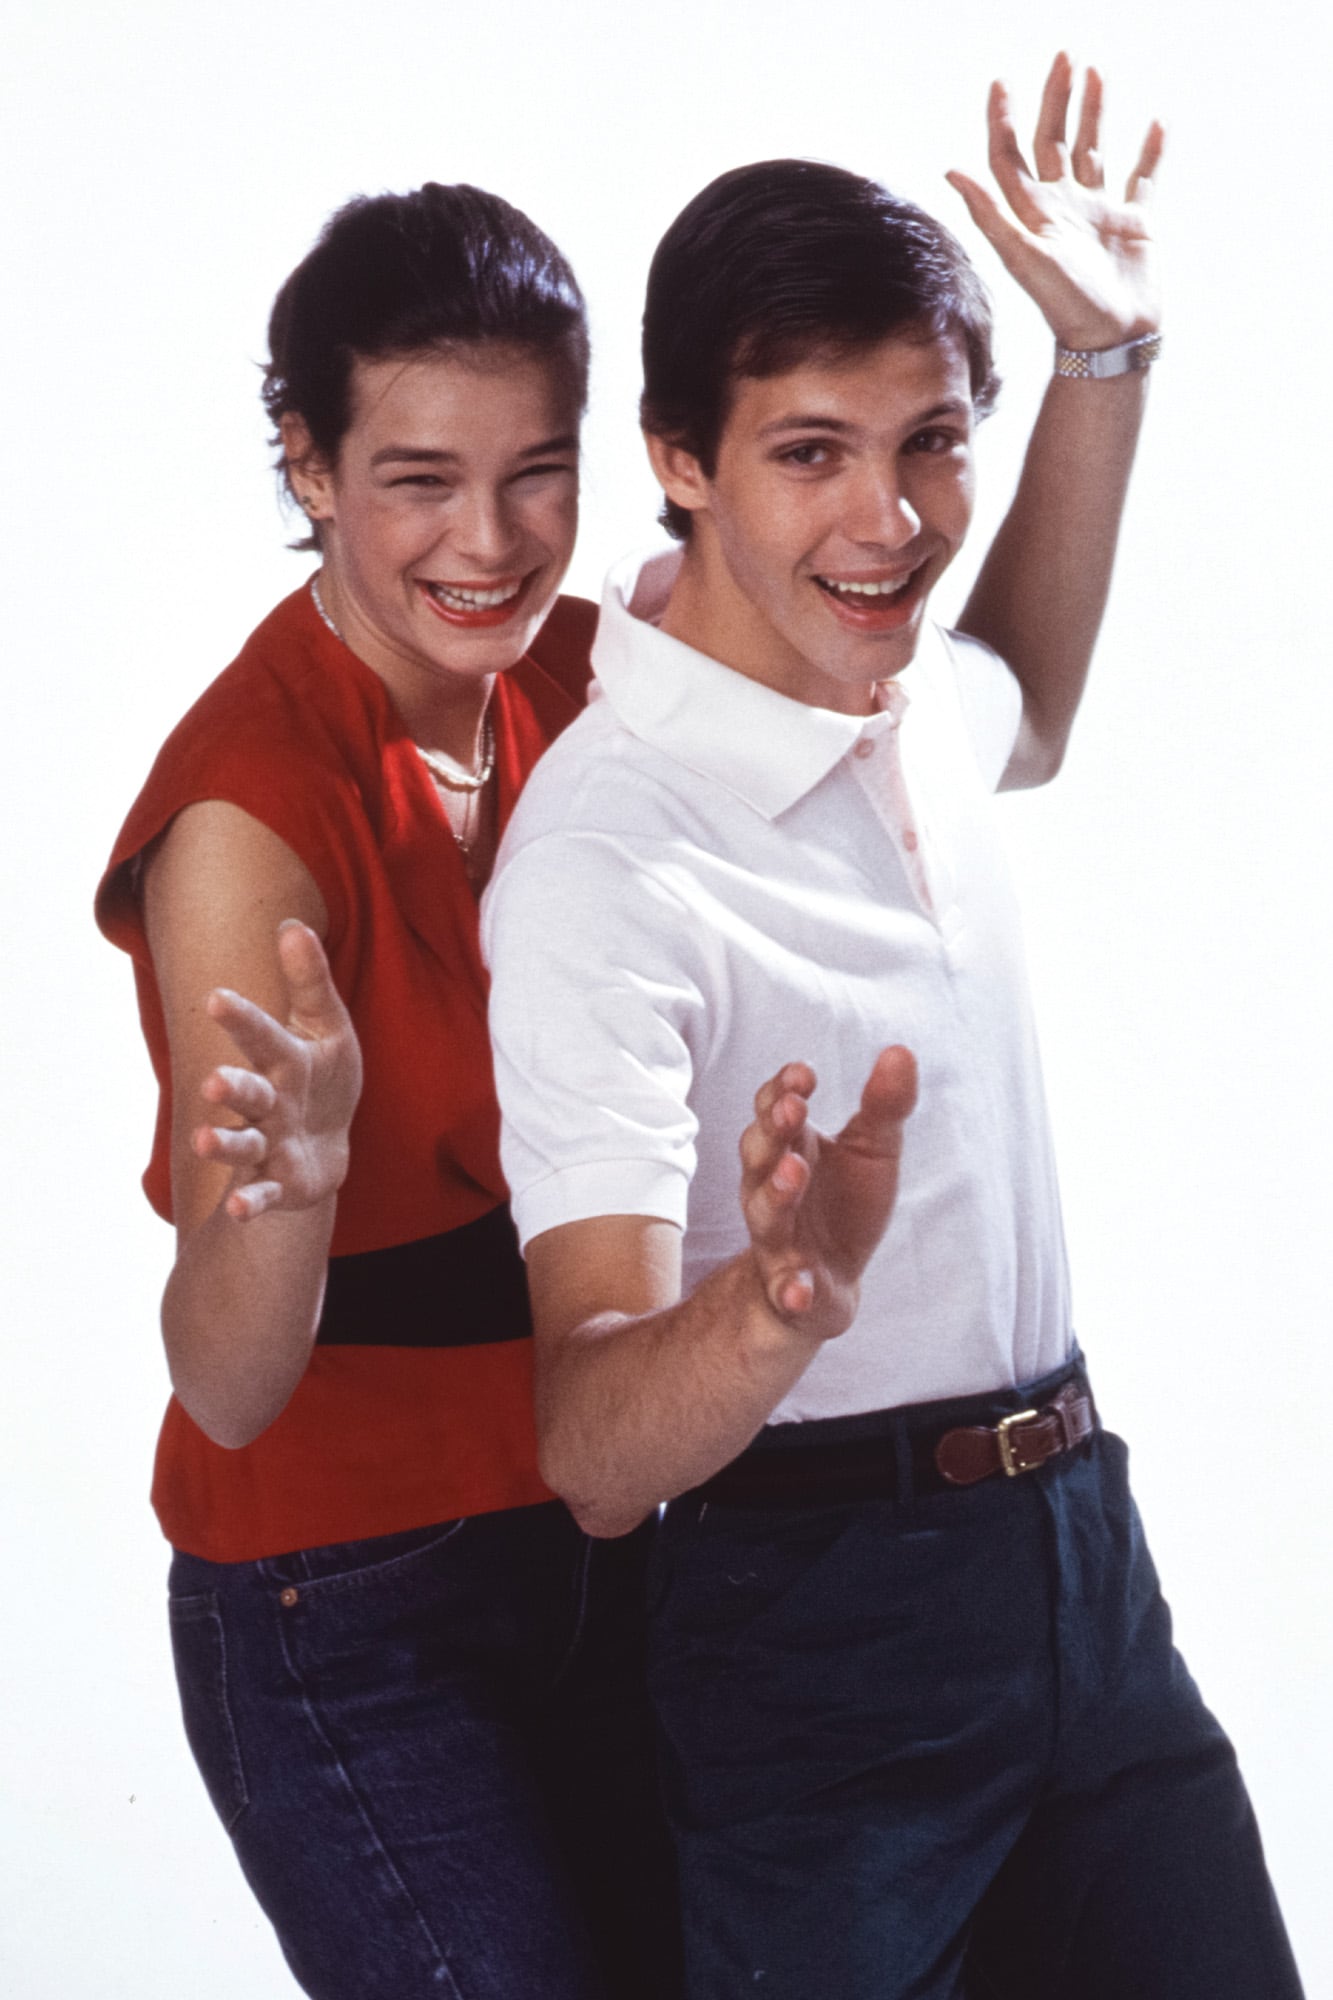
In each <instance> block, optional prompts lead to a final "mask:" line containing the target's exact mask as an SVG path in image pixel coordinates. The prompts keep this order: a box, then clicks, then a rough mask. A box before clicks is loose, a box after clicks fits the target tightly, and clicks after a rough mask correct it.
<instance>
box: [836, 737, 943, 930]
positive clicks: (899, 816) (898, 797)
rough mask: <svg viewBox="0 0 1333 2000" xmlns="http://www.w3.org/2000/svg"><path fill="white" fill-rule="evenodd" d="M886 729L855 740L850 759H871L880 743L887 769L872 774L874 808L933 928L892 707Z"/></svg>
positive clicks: (932, 906) (935, 914)
mask: <svg viewBox="0 0 1333 2000" xmlns="http://www.w3.org/2000/svg"><path fill="white" fill-rule="evenodd" d="M888 712H889V726H888V728H887V729H886V730H884V731H883V733H882V734H881V735H880V736H877V737H872V736H861V737H858V739H857V741H856V743H855V744H854V746H853V750H852V754H853V756H855V757H857V758H860V759H862V760H865V759H866V758H869V757H873V756H874V754H875V750H876V748H877V747H878V745H879V744H880V743H882V744H883V746H884V749H885V751H886V752H887V766H886V765H885V760H884V759H881V764H880V768H879V769H877V771H876V774H875V775H876V778H877V780H878V783H877V784H876V785H875V787H874V790H875V794H876V804H877V806H878V808H879V810H880V812H881V816H882V817H883V818H884V819H885V820H886V822H887V824H888V826H889V828H890V830H891V831H892V834H893V838H894V842H895V845H896V846H897V848H898V851H899V854H900V856H901V858H902V864H903V869H904V872H905V873H906V876H907V879H908V882H909V883H910V885H911V888H912V893H913V895H914V896H915V897H916V900H917V902H918V903H919V904H920V906H921V909H922V912H923V913H924V915H926V916H927V917H929V919H930V921H931V922H932V923H933V924H938V922H939V913H938V909H937V906H936V902H935V897H934V895H933V894H932V893H931V887H930V877H929V875H928V873H927V871H926V866H925V861H924V858H923V857H922V854H921V835H920V833H919V832H918V830H917V827H916V825H915V823H914V821H913V817H912V799H911V794H910V793H909V791H908V789H907V778H906V775H905V773H904V771H903V764H902V753H901V750H900V747H899V735H898V727H899V723H900V722H901V720H902V717H901V713H900V712H898V710H897V709H896V707H890V708H889V711H888Z"/></svg>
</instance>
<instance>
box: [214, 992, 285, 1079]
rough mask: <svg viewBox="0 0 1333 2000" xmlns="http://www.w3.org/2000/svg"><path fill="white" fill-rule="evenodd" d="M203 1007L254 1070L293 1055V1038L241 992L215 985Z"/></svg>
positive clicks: (266, 1067) (275, 1064) (273, 1066)
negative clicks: (223, 1029)
mask: <svg viewBox="0 0 1333 2000" xmlns="http://www.w3.org/2000/svg"><path fill="white" fill-rule="evenodd" d="M204 1006H205V1009H206V1011H207V1013H208V1014H209V1016H210V1018H211V1019H212V1020H214V1021H216V1022H217V1023H218V1026H219V1027H222V1028H225V1029H226V1031H227V1033H228V1034H229V1035H230V1036H231V1038H232V1040H233V1042H235V1044H236V1046H237V1048H238V1049H239V1050H240V1052H241V1054H242V1055H243V1056H244V1057H245V1059H246V1061H247V1062H249V1063H252V1064H253V1065H254V1067H255V1068H256V1069H260V1070H272V1069H276V1067H277V1066H278V1064H279V1063H281V1062H282V1061H283V1060H284V1059H285V1058H288V1057H290V1056H291V1055H292V1053H293V1050H294V1046H295V1043H294V1038H293V1037H292V1036H291V1035H289V1034H288V1032H287V1030H286V1029H285V1028H284V1027H283V1026H282V1025H281V1024H280V1023H279V1022H277V1021H275V1020H274V1018H273V1016H272V1015H271V1014H266V1013H265V1012H264V1010H263V1008H262V1007H257V1006H256V1005H255V1003H254V1001H253V1000H247V999H246V998H245V996H244V994H242V993H233V992H232V990H231V988H230V987H229V986H215V987H214V988H213V991H212V992H211V993H210V994H209V996H208V998H207V1000H206V1001H205V1002H204Z"/></svg>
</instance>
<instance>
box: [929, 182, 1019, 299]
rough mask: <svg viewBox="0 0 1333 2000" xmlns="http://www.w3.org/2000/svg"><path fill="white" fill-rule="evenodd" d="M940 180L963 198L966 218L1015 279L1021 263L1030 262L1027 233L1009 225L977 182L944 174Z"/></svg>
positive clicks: (985, 190) (999, 209)
mask: <svg viewBox="0 0 1333 2000" xmlns="http://www.w3.org/2000/svg"><path fill="white" fill-rule="evenodd" d="M944 178H945V179H946V180H947V181H948V183H949V185H950V187H951V188H955V189H956V190H957V191H958V193H959V194H960V195H961V196H962V197H963V200H964V201H965V202H966V203H967V212H968V214H969V215H970V216H971V218H972V220H973V222H975V223H976V225H977V228H978V229H979V230H980V231H981V233H982V235H983V236H984V237H985V239H986V241H987V242H988V243H989V244H990V246H991V249H992V250H993V251H994V252H995V254H996V256H997V257H998V258H999V259H1000V261H1001V263H1002V264H1003V265H1004V267H1005V269H1006V270H1007V271H1011V272H1012V273H1013V274H1014V276H1015V277H1018V276H1019V275H1020V269H1021V266H1022V264H1023V262H1024V260H1025V259H1027V260H1030V258H1031V254H1032V247H1033V246H1032V238H1031V237H1030V236H1029V235H1028V233H1027V231H1026V230H1024V229H1020V228H1018V227H1017V225H1016V224H1015V223H1013V222H1011V221H1010V219H1009V217H1008V216H1007V215H1006V214H1005V213H1004V210H1003V209H1002V208H1001V207H1000V205H999V203H998V202H997V201H996V199H995V197H994V195H993V194H991V193H990V191H989V189H987V188H984V187H982V186H981V184H980V182H979V181H974V180H970V179H969V178H968V176H967V175H966V174H959V173H948V174H946V175H945V176H944Z"/></svg>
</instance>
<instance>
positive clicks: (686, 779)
mask: <svg viewBox="0 0 1333 2000" xmlns="http://www.w3.org/2000/svg"><path fill="white" fill-rule="evenodd" d="M679 561H680V557H679V554H678V552H675V551H672V552H669V553H667V554H665V555H661V556H655V557H653V558H651V559H650V560H648V561H647V562H646V563H644V564H642V566H641V565H640V563H639V562H637V561H633V560H631V561H629V562H627V563H625V564H622V565H620V566H619V567H618V568H617V569H615V570H613V571H612V572H611V575H610V577H609V578H608V581H607V587H606V594H605V598H604V601H603V606H602V615H601V622H600V625H599V628H598V634H597V642H596V646H595V648H594V654H593V662H594V667H595V671H596V676H597V678H596V682H595V684H594V689H593V699H592V701H591V703H590V706H589V708H588V710H587V712H586V713H585V714H584V715H582V716H581V717H580V718H579V719H578V720H577V721H576V722H575V723H574V724H572V726H571V727H570V728H569V729H567V730H566V731H565V733H564V735H563V736H561V737H560V738H559V739H558V741H557V742H556V743H555V744H554V745H553V746H552V748H551V749H550V750H549V751H548V752H547V754H546V755H545V757H544V758H543V759H542V761H541V763H540V764H539V765H538V767H537V769H536V771H535V772H534V774H533V776H532V778H531V779H530V780H529V783H528V787H527V790H526V791H525V792H524V794H523V797H522V798H521V800H520V801H519V804H518V806H517V809H516V811H515V813H514V816H513V819H512V820H511V822H510V825H509V828H508V831H507V832H506V835H505V838H504V842H503V845H502V847H501V851H500V855H499V858H498V861H497V863H496V868H495V873H494V877H493V879H492V882H491V886H490V888H489V890H488V892H487V895H486V898H485V902H484V905H483V916H482V931H483V948H484V950H485V952H486V955H487V959H488V961H489V964H490V968H491V979H492V992H491V1033H492V1039H493V1042H494V1047H495V1063H496V1079H497V1083H498V1087H499V1094H500V1106H501V1111H502V1115H503V1140H502V1157H503V1161H504V1169H505V1173H506V1175H507V1177H508V1180H509V1185H510V1189H511V1192H512V1198H513V1208H514V1216H515V1219H516V1222H517V1225H518V1231H519V1236H520V1239H521V1240H522V1241H523V1242H524V1243H525V1244H526V1243H527V1242H528V1241H529V1240H530V1239H531V1238H532V1237H533V1236H536V1235H539V1234H540V1233H541V1232H542V1231H544V1230H547V1229H552V1228H556V1227H558V1226H559V1225H560V1224H562V1223H567V1222H575V1221H581V1220H586V1219H587V1218H589V1217H594V1216H599V1215H645V1216H657V1217H662V1218H665V1219H666V1220H668V1221H670V1222H673V1223H676V1224H678V1225H679V1226H680V1227H681V1228H682V1229H683V1230H684V1246H683V1254H684V1283H685V1289H686V1291H687V1292H688V1291H690V1290H692V1289H693V1288H694V1287H695V1286H696V1285H697V1284H698V1283H699V1281H700V1280H701V1279H702V1278H703V1277H705V1276H706V1275H707V1273H708V1272H710V1271H711V1270H713V1269H714V1268H715V1267H716V1266H717V1265H719V1264H722V1263H724V1262H725V1261H726V1260H727V1259H728V1258H730V1257H733V1256H734V1255H735V1254H736V1253H737V1252H738V1251H740V1250H742V1249H743V1248H744V1247H745V1245H746V1242H747V1237H746V1232H745V1225H744V1222H743V1220H742V1217H741V1211H740V1204H739V1199H738V1187H739V1177H740V1170H739V1164H738V1159H737V1143H738V1141H739V1138H740V1135H741V1133H742V1131H743V1130H744V1128H745V1126H746V1125H747V1124H748V1123H749V1121H750V1119H751V1117H752V1115H753V1099H754V1093H755V1091H756V1090H757V1089H758V1087H759V1085H760V1084H761V1083H763V1082H764V1081H765V1079H766V1078H768V1077H770V1076H772V1075H773V1074H774V1072H775V1071H776V1070H778V1069H779V1068H780V1067H781V1066H782V1064H783V1063H785V1062H790V1061H794V1060H798V1059H799V1060H802V1061H806V1062H809V1063H810V1064H811V1065H812V1066H813V1068H814V1070H815V1072H816V1074H817V1076H818V1079H819V1087H818V1089H817V1091H816V1093H815V1097H814V1100H813V1107H812V1110H813V1116H814V1119H815V1122H816V1123H817V1124H818V1125H819V1126H820V1127H821V1129H823V1130H826V1131H836V1130H837V1129H838V1128H839V1127H840V1126H841V1125H842V1124H843V1123H844V1121H845V1120H846V1119H847V1118H848V1117H850V1115H851V1113H852V1112H853V1111H854V1110H855V1108H856V1106H857V1104H858V1102H859V1100H860V1094H861V1089H862V1086H863V1084H864V1082H865V1078H866V1076H867V1074H868V1073H869V1070H870V1067H871V1064H872V1062H873V1061H874V1058H875V1056H876V1054H877V1053H878V1052H879V1050H880V1049H882V1048H884V1047H886V1046H887V1045H888V1044H889V1043H892V1042H902V1043H905V1044H906V1046H907V1047H908V1048H910V1049H912V1050H913V1052H914V1053H915V1055H916V1059H917V1063H918V1067H919V1074H920V1097H919V1102H918V1107H917V1109H916V1111H915V1112H914V1113H913V1116H912V1118H911V1119H910V1121H909V1123H908V1126H907V1130H906V1142H905V1148H904V1156H903V1171H902V1180H901V1185H900V1190H899V1195H898V1202H897V1207H896V1208H895V1211H894V1214H893V1218H892V1221H891V1222H890V1225H889V1228H888V1231H887V1233H886V1235H885V1238H884V1240H883V1242H882V1244H881V1245H880V1248H879V1250H878V1251H877V1252H876V1254H875V1256H874V1258H873V1259H872V1261H871V1264H870V1266H869V1269H868V1270H867V1272H866V1274H865V1278H864V1281H863V1284H862V1294H861V1306H860V1311H859V1312H858V1315H857V1318H856V1321H855V1323H854V1324H853V1326H852V1327H851V1328H850V1329H849V1330H848V1331H847V1332H846V1333H845V1334H843V1335H842V1336H841V1337H840V1338H839V1339H837V1340H833V1341H830V1342H828V1343H827V1344H826V1345H825V1346H824V1347H823V1348H822V1349H821V1350H820V1352H819V1353H818V1354H817V1355H816V1357H815V1359H814V1360H813V1361H812V1362H811V1364H810V1366H809V1368H808V1369H807V1370H806V1372H805V1374H804V1375H803V1376H802V1378H801V1380H800V1381H799V1382H798V1383H797V1384H796V1386H795V1387H794V1388H793V1389H792V1391H791V1393H790V1394H789V1395H788V1396H787V1397H786V1398H785V1399H784V1401H783V1402H782V1403H781V1404H780V1405H779V1406H778V1408H777V1409H776V1410H775V1411H774V1413H773V1418H772V1421H774V1422H789V1421H795V1420H800V1419H809V1418H815V1417H826V1416H838V1415H845V1414H850V1413H852V1412H855V1411H861V1410H870V1409H882V1408H888V1407H893V1406H896V1405H899V1404H903V1403H918V1402H928V1401H931V1400H934V1399H936V1398H939V1397H944V1396H957V1395H966V1394H970V1393H973V1392H976V1391H981V1390H987V1389H992V1388H995V1387H997V1386H999V1385H1001V1384H1004V1385H1009V1384H1012V1383H1015V1382H1022V1381H1026V1380H1030V1379H1032V1378H1033V1377H1035V1376H1037V1375H1041V1374H1044V1373H1045V1372H1046V1371H1047V1370H1049V1369H1052V1368H1054V1367H1057V1366H1058V1365H1059V1364H1060V1363H1061V1362H1062V1361H1063V1360H1064V1359H1065V1358H1066V1356H1067V1354H1068V1352H1069V1347H1070V1326H1069V1301H1068V1280H1067V1274H1066V1267H1065V1256H1064V1246H1063V1238H1062V1233H1061V1225H1060V1211H1059V1201H1058V1195H1057V1190H1056V1180H1055V1168H1054V1162H1053V1159H1052V1154H1051V1146H1050V1138H1049V1134H1048V1130H1047V1120H1046V1112H1045V1106H1044V1102H1043V1096H1042V1086H1041V1076H1040V1071H1039V1067H1038V1060H1037V1049H1036V1042H1035V1038H1034V1034H1033V1027H1032V1021H1031V1013H1030V1007H1029V1002H1028V994H1027V983H1026V978H1025V974H1024V968H1023V959H1022V950H1021V943H1020V936H1019V924H1018V915H1017V910H1016V906H1015V903H1014V898H1013V893H1012V890H1011V888H1010V884H1009V881H1008V876H1007V871H1006V868H1005V865H1004V861H1003V857H1002V855H1001V853H1000V850H999V846H998V842H997V837H996V832H995V827H994V824H993V818H992V814H993V804H992V800H991V797H990V793H991V791H992V790H993V788H994V786H995V784H996V783H997V782H998V779H999V777H1000V774H1001V772H1002V771H1003V769H1004V767H1005V764H1006V763H1007V761H1008V757H1009V753H1010V750H1011V748H1012V746H1013V741H1014V737H1015V734H1016V730H1017V726H1018V718H1019V712H1020V696H1019V691H1018V687H1017V684H1016V682H1015V681H1014V679H1013V677H1012V675H1011V674H1010V673H1009V671H1008V669H1007V668H1006V667H1005V666H1004V665H1003V664H1002V662H1001V661H999V660H998V659H997V658H996V657H995V656H994V654H992V653H991V652H990V651H989V650H988V649H987V648H986V647H984V646H981V645H979V644H978V643H977V642H976V641H974V640H969V639H964V638H961V637H959V636H957V635H953V636H949V637H946V636H945V635H944V634H943V633H941V632H940V631H938V629H937V628H935V627H929V628H927V630H926V632H925V634H924V635H923V638H922V641H921V645H920V647H919V649H918V653H917V657H916V658H915V659H914V660H913V662H912V664H911V665H910V666H909V667H908V668H907V669H905V671H904V672H903V673H902V674H900V675H899V676H898V677H897V680H896V681H895V682H890V683H886V684H885V688H884V693H883V705H882V707H881V708H880V710H879V712H878V713H876V714H874V715H871V716H869V717H857V716H846V715H838V714H834V713H833V712H831V711H830V710H827V709H815V708H810V707H807V706H805V705H804V704H802V703H800V702H795V701H791V700H789V699H788V698H787V697H786V696H784V695H780V694H776V693H774V692H773V690H771V689H770V688H767V687H764V686H762V685H760V684H759V683H758V682H755V681H751V680H747V679H746V678H745V676H744V675H742V674H738V673H735V672H734V671H733V670H732V669H730V668H728V667H725V666H722V665H721V664H720V663H719V662H717V661H715V660H711V659H709V658H707V657H706V656H705V655H704V654H702V653H698V652H696V651H694V649H693V648H691V647H689V646H685V645H682V644H681V643H680V641H678V640H676V639H672V638H668V637H667V636H666V635H665V634H663V633H662V632H660V631H658V630H657V629H656V625H655V623H654V622H653V621H654V620H655V619H657V618H658V617H660V615H661V611H662V608H663V607H664V605H665V603H666V599H667V597H668V595H669V593H670V587H671V583H672V580H673V578H674V575H675V571H676V566H677V564H678V563H679ZM895 739H896V748H895ZM898 752H900V755H901V761H900V762H899V756H898V754H897V753H898Z"/></svg>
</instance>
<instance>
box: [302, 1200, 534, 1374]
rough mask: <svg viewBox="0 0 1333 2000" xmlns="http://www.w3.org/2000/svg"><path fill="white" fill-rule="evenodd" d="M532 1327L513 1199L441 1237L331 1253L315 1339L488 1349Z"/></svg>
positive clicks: (518, 1337)
mask: <svg viewBox="0 0 1333 2000" xmlns="http://www.w3.org/2000/svg"><path fill="white" fill-rule="evenodd" d="M531 1332H532V1318H531V1315H530V1313H529V1310H528V1284H527V1276H526V1273H525V1271H524V1268H523V1259H522V1256H521V1255H520V1254H519V1248H518V1238H517V1236H516V1235H515V1233H514V1224H513V1221H512V1219H511V1217H510V1214H509V1206H508V1203H507V1202H502V1203H501V1204H500V1206H499V1207H498V1208H493V1209H491V1210H490V1211H489V1213H488V1214H486V1215H482V1216H478V1218H477V1220H476V1221H475V1222H466V1223H464V1224H463V1225H462V1227H461V1228H459V1229H446V1230H443V1231H441V1233H440V1234H439V1235H438V1236H424V1237H421V1238H419V1239H418V1241H417V1242H415V1243H398V1244H395V1245H394V1246H393V1248H392V1249H389V1250H363V1251H360V1252H359V1253H358V1254H356V1255H354V1256H350V1257H330V1259H329V1276H328V1284H327V1286H326V1288H325V1292H324V1310H323V1312H322V1313H321V1314H320V1320H319V1331H318V1333H317V1334H316V1336H315V1338H316V1340H317V1341H319V1342H320V1343H321V1344H323V1345H325V1346H334V1347H482V1346H488V1345H490V1344H491V1343H492V1342H494V1341H500V1340H522V1339H525V1338H526V1337H528V1336H529V1335H530V1334H531Z"/></svg>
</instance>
